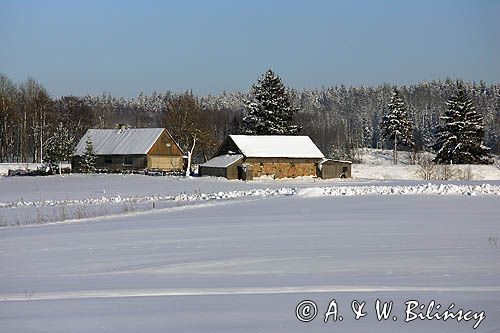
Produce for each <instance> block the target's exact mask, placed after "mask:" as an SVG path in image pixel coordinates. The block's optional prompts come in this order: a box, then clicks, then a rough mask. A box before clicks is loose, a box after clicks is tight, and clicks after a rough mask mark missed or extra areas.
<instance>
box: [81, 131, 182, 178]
mask: <svg viewBox="0 0 500 333" xmlns="http://www.w3.org/2000/svg"><path fill="white" fill-rule="evenodd" d="M87 138H90V140H91V141H92V145H93V147H94V151H95V154H96V156H97V162H96V168H98V169H107V170H141V169H149V170H161V171H174V170H182V169H183V166H184V161H183V153H182V150H181V149H180V148H179V146H178V145H177V143H176V142H175V141H174V139H173V138H172V136H171V135H170V133H169V132H168V131H167V130H166V129H165V128H124V127H120V128H117V129H89V130H87V132H86V133H85V135H84V136H83V137H82V138H81V139H80V141H79V142H78V145H77V146H76V150H75V155H74V156H73V158H72V161H71V164H72V168H73V170H79V169H81V163H82V161H83V158H82V156H83V154H84V152H85V148H86V142H87Z"/></svg>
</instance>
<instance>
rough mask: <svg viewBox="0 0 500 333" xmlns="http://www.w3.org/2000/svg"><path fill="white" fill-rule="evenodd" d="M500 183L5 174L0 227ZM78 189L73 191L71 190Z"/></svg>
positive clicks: (486, 189)
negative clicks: (194, 207)
mask: <svg viewBox="0 0 500 333" xmlns="http://www.w3.org/2000/svg"><path fill="white" fill-rule="evenodd" d="M499 185H500V183H499V184H498V185H497V184H488V183H481V182H457V183H454V184H453V183H447V182H428V183H421V182H420V183H418V182H415V183H406V184H400V183H391V182H385V183H380V182H379V183H378V184H377V185H373V183H372V181H368V183H364V182H363V181H355V180H353V181H341V180H338V181H326V180H317V179H313V178H306V177H304V178H302V179H298V180H297V179H295V180H294V181H292V180H288V181H279V182H278V181H273V180H269V179H261V180H257V181H252V182H242V181H227V180H224V179H217V178H205V177H203V178H183V177H177V178H171V177H148V176H140V175H125V176H120V175H81V174H80V175H66V176H63V177H59V176H50V177H23V178H17V177H9V178H4V179H2V180H1V181H0V188H2V189H5V191H2V192H0V226H13V225H29V224H45V223H51V222H54V221H69V220H79V219H84V218H98V217H101V216H110V215H120V214H135V213H138V212H145V211H150V210H161V209H167V210H168V209H172V208H175V207H186V206H189V205H199V204H202V203H203V202H214V201H215V202H225V201H231V200H237V199H238V200H239V199H241V200H254V199H263V198H273V197H281V196H288V195H292V196H303V197H315V196H366V195H417V194H429V195H499V194H500V186H499ZM75 188H77V189H78V192H76V191H74V190H73V189H75Z"/></svg>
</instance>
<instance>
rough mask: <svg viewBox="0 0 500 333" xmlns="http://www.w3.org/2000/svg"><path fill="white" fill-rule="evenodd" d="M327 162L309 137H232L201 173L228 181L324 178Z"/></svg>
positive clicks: (203, 165) (201, 168) (199, 170)
mask: <svg viewBox="0 0 500 333" xmlns="http://www.w3.org/2000/svg"><path fill="white" fill-rule="evenodd" d="M323 160H325V156H324V155H323V153H322V152H321V151H320V150H319V149H318V147H317V146H316V145H315V144H314V142H313V141H312V140H311V138H309V137H308V136H287V135H230V136H229V137H227V138H226V140H225V141H224V142H223V143H222V145H221V146H220V147H219V149H218V150H217V153H216V154H215V157H214V158H212V159H211V160H209V161H207V162H206V163H204V164H201V165H200V166H199V169H198V172H199V174H200V175H201V176H216V177H226V178H228V179H252V178H254V177H260V176H271V177H273V178H294V177H302V176H315V177H316V176H318V177H321V176H322V173H320V172H319V170H320V169H321V167H320V163H321V162H322V161H323ZM349 170H350V167H349ZM325 175H326V173H325ZM349 176H350V171H349Z"/></svg>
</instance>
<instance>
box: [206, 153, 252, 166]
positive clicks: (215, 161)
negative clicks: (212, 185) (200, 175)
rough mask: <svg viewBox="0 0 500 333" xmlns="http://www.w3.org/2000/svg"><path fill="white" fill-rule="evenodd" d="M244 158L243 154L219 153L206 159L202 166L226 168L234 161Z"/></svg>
mask: <svg viewBox="0 0 500 333" xmlns="http://www.w3.org/2000/svg"><path fill="white" fill-rule="evenodd" d="M242 158H243V155H241V154H234V155H231V154H227V155H219V156H215V157H214V158H212V159H211V160H208V161H206V162H205V163H203V164H201V165H200V166H203V167H210V168H225V167H228V166H230V165H231V164H233V163H234V162H237V161H239V160H241V159H242Z"/></svg>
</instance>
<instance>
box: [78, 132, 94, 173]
mask: <svg viewBox="0 0 500 333" xmlns="http://www.w3.org/2000/svg"><path fill="white" fill-rule="evenodd" d="M96 162H97V156H96V154H95V150H94V144H93V142H92V138H91V137H90V135H89V136H88V137H87V140H86V141H85V151H84V152H83V155H82V166H81V167H82V171H83V172H95V166H96Z"/></svg>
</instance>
